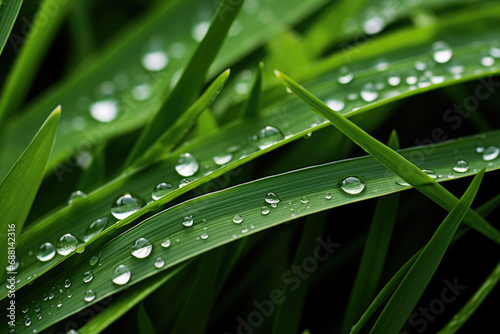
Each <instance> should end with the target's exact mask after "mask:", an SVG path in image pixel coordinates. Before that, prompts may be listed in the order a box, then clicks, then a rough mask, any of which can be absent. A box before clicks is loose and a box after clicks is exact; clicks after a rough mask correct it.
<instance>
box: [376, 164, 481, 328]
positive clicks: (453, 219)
mask: <svg viewBox="0 0 500 334" xmlns="http://www.w3.org/2000/svg"><path fill="white" fill-rule="evenodd" d="M484 172H485V169H482V170H481V171H480V172H479V173H478V174H477V175H476V176H475V177H474V180H472V182H471V184H470V186H469V187H468V188H467V190H466V192H465V194H464V195H463V197H462V198H461V199H460V200H459V202H458V203H457V205H456V206H455V207H454V208H453V209H452V210H451V211H450V213H449V214H448V216H446V218H445V220H444V221H443V223H442V224H441V225H440V226H439V228H438V229H437V231H436V232H435V233H434V235H433V236H432V238H431V240H430V241H429V243H428V244H427V245H426V246H425V247H424V248H423V250H422V252H421V253H420V255H419V256H418V258H417V259H416V260H415V263H414V264H413V265H412V267H411V268H410V270H409V271H408V273H407V274H406V276H405V278H404V279H403V280H402V281H401V284H400V285H399V287H398V288H397V289H396V291H395V292H394V295H393V296H392V297H391V299H390V300H389V302H388V303H387V305H386V307H385V308H384V310H383V311H382V314H381V315H380V317H379V318H378V319H377V322H375V325H374V326H373V328H372V330H371V331H370V333H373V334H377V333H384V334H387V333H397V332H399V330H400V329H401V328H402V327H403V325H404V323H405V322H406V319H407V318H408V317H409V316H410V314H411V311H412V310H413V308H414V307H415V305H416V304H417V302H418V300H419V299H420V297H421V296H422V294H423V293H424V290H425V288H426V287H427V284H429V282H430V280H431V278H432V276H433V275H434V272H435V271H436V269H437V267H438V266H439V263H440V262H441V259H442V258H443V256H444V253H445V252H446V249H447V248H448V245H449V244H450V241H451V239H452V238H453V235H454V234H455V232H456V230H457V228H458V226H459V225H460V223H461V221H462V219H463V218H464V216H465V214H466V212H467V210H468V209H469V207H470V206H471V204H472V201H473V200H474V197H475V196H476V194H477V191H478V189H479V185H480V184H481V180H482V178H483V176H484Z"/></svg>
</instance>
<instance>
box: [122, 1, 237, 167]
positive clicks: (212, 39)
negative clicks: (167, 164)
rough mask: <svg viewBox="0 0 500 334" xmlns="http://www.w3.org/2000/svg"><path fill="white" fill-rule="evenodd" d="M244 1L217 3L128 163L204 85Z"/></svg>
mask: <svg viewBox="0 0 500 334" xmlns="http://www.w3.org/2000/svg"><path fill="white" fill-rule="evenodd" d="M244 2H245V1H244V0H241V1H238V2H236V3H235V2H234V1H232V0H222V1H221V2H220V3H219V7H218V8H217V11H216V13H215V15H214V17H213V19H212V23H211V24H210V27H209V28H208V31H207V33H206V35H205V37H204V38H203V40H202V41H201V42H200V44H199V45H198V47H197V48H196V51H195V52H194V54H193V56H192V57H191V60H190V61H189V63H188V65H187V67H186V68H185V69H184V71H183V72H182V76H181V78H180V79H179V82H178V83H177V84H176V85H175V87H174V89H173V90H172V91H171V92H170V93H169V95H168V97H167V99H166V101H165V103H164V104H163V105H162V107H161V109H160V110H159V111H158V112H157V113H156V114H155V116H154V117H153V118H152V120H151V121H150V122H149V123H148V124H147V125H146V127H145V128H144V130H143V132H142V133H141V135H140V137H139V139H138V140H137V142H136V143H135V145H134V147H133V148H132V151H131V153H130V155H129V157H128V158H127V161H128V163H127V164H130V162H131V161H133V160H135V158H137V157H138V156H140V155H141V154H142V153H143V152H145V151H146V150H147V149H148V147H150V146H151V145H152V144H153V143H154V142H155V141H156V140H157V139H158V137H160V135H161V134H162V133H163V132H164V131H165V129H167V128H169V127H170V126H171V125H172V124H173V123H174V122H175V120H176V119H177V118H178V117H179V116H180V115H181V114H182V113H183V112H184V110H185V109H186V108H187V107H188V106H189V105H190V104H191V103H192V102H193V101H194V99H195V97H196V96H197V94H198V93H199V91H200V90H201V88H202V86H203V83H204V81H205V77H206V76H207V73H208V69H209V68H210V66H211V65H212V63H213V61H214V60H215V57H216V56H217V53H218V52H219V49H220V48H221V47H222V44H223V42H224V40H225V39H226V35H227V33H228V31H229V28H230V27H231V25H232V24H233V22H234V20H235V19H236V17H237V16H238V13H239V11H240V9H241V7H242V6H243V4H244ZM228 8H229V9H230V10H228Z"/></svg>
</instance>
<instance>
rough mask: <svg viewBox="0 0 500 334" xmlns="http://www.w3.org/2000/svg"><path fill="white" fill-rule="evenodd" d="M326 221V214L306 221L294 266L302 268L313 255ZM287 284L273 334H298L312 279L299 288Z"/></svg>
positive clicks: (288, 281) (277, 310)
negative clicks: (306, 259) (304, 262)
mask: <svg viewBox="0 0 500 334" xmlns="http://www.w3.org/2000/svg"><path fill="white" fill-rule="evenodd" d="M325 221H326V216H325V215H324V214H323V215H315V216H312V217H308V218H307V219H306V222H305V224H304V228H303V229H302V234H301V235H302V236H301V238H300V242H299V244H298V247H297V251H296V252H295V256H294V258H293V262H292V266H300V265H301V264H302V261H303V260H304V259H305V258H307V257H309V256H311V254H313V252H314V248H315V247H317V246H318V241H317V239H318V238H319V237H321V235H322V233H323V230H324V228H325ZM285 282H286V284H285V285H284V288H283V290H282V294H283V296H282V298H280V299H281V300H282V301H283V302H282V303H281V304H280V305H276V306H275V307H276V308H277V309H276V316H275V318H274V323H273V330H272V334H281V333H297V332H298V331H299V325H300V320H301V316H302V309H303V305H304V299H305V297H306V294H307V290H308V287H309V285H310V283H311V279H310V278H308V279H307V280H304V281H302V282H301V284H300V285H299V286H298V287H297V285H295V284H294V285H293V287H290V280H288V279H287V280H286V281H285Z"/></svg>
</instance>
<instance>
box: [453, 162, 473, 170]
mask: <svg viewBox="0 0 500 334" xmlns="http://www.w3.org/2000/svg"><path fill="white" fill-rule="evenodd" d="M469 168H470V167H469V163H468V162H467V161H465V160H460V161H457V163H456V164H455V166H453V170H454V171H455V172H459V173H465V172H467V171H468V170H469Z"/></svg>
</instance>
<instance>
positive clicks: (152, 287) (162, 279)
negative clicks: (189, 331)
mask: <svg viewBox="0 0 500 334" xmlns="http://www.w3.org/2000/svg"><path fill="white" fill-rule="evenodd" d="M189 263H190V262H186V263H183V264H181V265H179V266H178V267H176V268H172V269H171V270H169V271H167V272H165V273H163V274H161V275H156V276H154V277H151V278H150V279H147V280H145V281H144V282H142V283H140V284H137V285H136V286H134V287H132V288H131V289H129V290H127V291H126V292H124V293H123V294H121V295H120V296H119V297H118V298H117V299H116V300H114V301H113V303H112V304H111V305H110V306H109V307H107V308H105V309H104V311H102V312H101V313H99V314H98V315H97V316H96V317H95V318H93V319H92V320H91V321H89V322H87V323H86V324H85V325H83V327H81V328H80V329H78V333H79V334H94V333H100V332H101V331H103V330H104V329H105V328H107V327H108V326H109V325H111V324H112V323H113V322H114V321H116V320H118V319H119V318H120V317H121V316H122V315H124V314H125V313H126V312H128V311H129V310H130V309H131V308H132V307H134V306H135V305H137V304H138V303H140V302H141V301H142V300H144V298H146V297H147V296H149V295H150V294H151V293H153V292H155V291H156V290H157V289H158V288H159V287H161V286H162V285H164V284H165V283H166V282H168V281H169V280H170V279H171V278H172V277H173V276H175V275H177V274H178V273H179V272H181V271H182V270H183V269H184V268H186V267H187V266H188V265H189Z"/></svg>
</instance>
